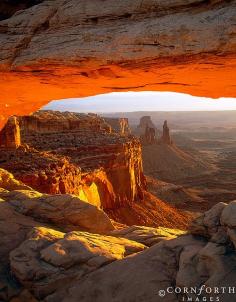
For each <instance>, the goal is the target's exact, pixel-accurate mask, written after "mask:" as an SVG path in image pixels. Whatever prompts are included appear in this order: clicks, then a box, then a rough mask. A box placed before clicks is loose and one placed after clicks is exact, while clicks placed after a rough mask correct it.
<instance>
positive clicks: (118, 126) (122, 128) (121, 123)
mask: <svg viewBox="0 0 236 302" xmlns="http://www.w3.org/2000/svg"><path fill="white" fill-rule="evenodd" d="M104 120H105V121H106V122H107V123H108V124H109V125H110V126H111V127H112V129H113V131H115V132H117V133H119V134H120V135H129V134H131V129H130V127H129V121H128V119H127V118H112V117H105V118H104Z"/></svg>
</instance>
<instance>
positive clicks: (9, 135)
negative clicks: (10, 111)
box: [0, 116, 21, 149]
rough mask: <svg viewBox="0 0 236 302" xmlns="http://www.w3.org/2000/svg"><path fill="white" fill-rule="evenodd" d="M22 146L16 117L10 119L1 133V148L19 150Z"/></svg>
mask: <svg viewBox="0 0 236 302" xmlns="http://www.w3.org/2000/svg"><path fill="white" fill-rule="evenodd" d="M20 144H21V136H20V127H19V122H18V120H17V118H16V117H15V116H13V117H11V118H9V119H8V121H7V123H6V125H5V126H4V128H3V129H2V130H1V131H0V148H7V149H17V148H18V147H19V146H20Z"/></svg>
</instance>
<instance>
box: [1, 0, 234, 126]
mask: <svg viewBox="0 0 236 302" xmlns="http://www.w3.org/2000/svg"><path fill="white" fill-rule="evenodd" d="M98 8H99V9H98ZM235 9H236V3H235V1H220V0H219V1H202V0H188V1H185V0H180V1H159V0H146V1H140V0H132V1H126V0H121V1H119V2H117V1H116V0H112V1H110V0H109V1H108V0H105V1H100V0H95V1H92V2H91V1H86V0H82V1H80V2H79V3H78V1H76V0H70V1H63V0H55V1H49V0H47V1H44V2H43V3H41V4H39V5H36V6H33V7H31V8H29V9H26V10H23V11H19V12H17V13H16V14H15V15H14V16H13V17H11V18H10V19H7V20H4V21H1V22H0V43H1V45H2V47H1V49H0V91H1V94H0V112H1V125H3V123H4V121H5V119H6V117H7V116H9V115H12V114H18V115H19V114H29V113H31V112H32V111H35V110H36V109H38V108H39V107H41V106H42V105H44V104H46V103H47V102H48V101H50V100H53V99H61V98H69V97H85V96H89V95H94V94H99V93H106V92H111V91H128V90H137V91H140V90H160V91H176V92H184V93H190V94H193V95H199V96H209V97H213V98H217V97H220V96H222V97H223V96H224V97H235V96H236V88H235V83H234V79H235V77H236V73H235V72H236V71H235V70H236V68H235V66H236V55H235V52H236V50H235V13H234V12H235Z"/></svg>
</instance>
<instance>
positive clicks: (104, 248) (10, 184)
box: [0, 170, 236, 302]
mask: <svg viewBox="0 0 236 302" xmlns="http://www.w3.org/2000/svg"><path fill="white" fill-rule="evenodd" d="M0 176H1V177H0V199H1V202H0V218H1V219H0V232H1V237H0V244H1V249H0V256H1V257H0V281H1V291H0V298H1V300H2V301H34V302H35V301H42V300H43V301H47V302H56V301H64V302H73V301H78V300H79V301H81V302H90V301H95V302H100V301H101V302H113V301H114V302H115V301H124V302H128V301H131V300H132V301H142V300H143V301H150V302H152V301H153V302H154V301H155V302H156V301H158V302H159V301H162V300H163V298H162V297H160V296H159V294H158V293H159V290H166V289H167V287H170V288H171V289H172V290H171V292H172V293H167V292H166V296H165V300H166V301H171V302H177V301H179V300H180V299H183V298H185V300H186V299H188V298H189V299H196V298H197V297H198V299H201V300H203V301H204V299H205V300H206V299H208V300H209V299H210V297H213V298H214V299H216V300H217V299H218V298H217V297H219V299H220V300H221V301H224V302H232V292H231V293H229V291H228V287H229V286H230V287H233V286H234V280H235V276H236V268H235V261H236V252H235V245H236V239H235V238H236V236H235V227H236V222H235V216H236V213H235V211H236V206H235V205H236V201H233V202H231V203H229V204H226V203H218V204H216V205H215V206H214V207H213V208H212V209H210V210H209V211H207V212H206V213H204V214H203V215H202V216H200V217H199V218H197V219H196V220H195V221H194V222H193V223H192V225H191V227H190V229H189V232H188V233H187V234H186V233H185V232H182V231H179V230H173V229H166V228H147V227H141V226H132V227H126V226H119V229H115V227H114V226H113V224H112V222H111V221H110V220H109V218H108V217H107V215H106V214H105V213H104V212H102V210H100V209H98V208H97V207H96V206H93V205H90V204H88V203H86V202H83V201H81V200H80V199H79V198H78V197H75V196H70V195H60V196H55V195H54V196H49V195H45V194H41V193H39V192H36V191H33V190H32V189H31V188H28V187H27V186H25V187H24V188H23V187H22V186H24V185H23V184H21V183H19V182H18V181H16V180H14V178H13V177H12V175H10V174H9V173H8V172H6V171H4V170H0ZM10 188H11V190H10V191H9V190H8V189H10ZM90 207H92V208H93V210H92V211H91V210H89V208H90ZM96 215H98V216H97V218H98V217H99V219H98V220H96V218H95V217H96ZM73 218H75V219H73ZM71 219H72V220H71ZM68 222H69V224H70V225H68V224H67V223H68ZM85 225H86V228H87V231H85V229H84V228H85ZM101 225H103V226H106V228H104V227H103V229H102V230H101V229H100V226H101ZM88 230H89V231H88ZM98 233H102V234H98ZM127 256H129V257H127ZM175 286H176V287H179V288H180V289H182V291H181V293H179V290H178V294H177V293H175V292H174V287H175ZM202 286H203V289H202V290H201V291H200V288H201V287H202ZM216 286H217V287H218V288H219V292H214V291H213V292H211V293H210V294H209V292H206V290H205V288H206V287H208V288H212V289H214V288H215V287H216ZM190 287H193V288H195V287H196V291H197V292H196V294H194V292H190V291H188V292H186V290H185V291H184V288H190ZM224 287H226V289H225V290H224V292H223V293H222V288H224ZM98 293H99V294H98ZM204 297H205V298H204Z"/></svg>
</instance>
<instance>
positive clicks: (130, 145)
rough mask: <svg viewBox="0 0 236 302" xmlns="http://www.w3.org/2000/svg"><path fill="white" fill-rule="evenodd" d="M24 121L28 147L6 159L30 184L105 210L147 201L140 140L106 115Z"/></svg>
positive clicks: (43, 115)
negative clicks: (119, 129) (115, 128)
mask: <svg viewBox="0 0 236 302" xmlns="http://www.w3.org/2000/svg"><path fill="white" fill-rule="evenodd" d="M20 125H21V133H22V147H21V148H20V149H19V150H4V151H2V152H1V153H0V163H1V167H4V168H5V169H8V170H9V171H11V172H12V173H14V175H15V176H16V177H17V178H18V179H20V180H21V181H23V182H24V183H25V184H27V185H29V186H31V187H32V188H34V189H35V190H37V191H39V192H43V193H48V194H65V193H70V194H76V195H78V196H79V197H80V199H81V200H84V201H88V202H90V203H93V204H95V205H97V206H99V207H102V208H104V209H116V208H118V207H121V206H124V205H127V204H129V203H133V202H134V201H135V200H140V199H142V192H143V190H144V189H145V186H146V185H145V178H144V176H143V167H142V158H141V145H140V142H139V141H138V140H137V139H135V138H133V137H127V136H124V135H121V134H117V133H111V127H110V126H109V125H108V124H107V123H106V122H105V121H104V119H103V118H101V117H99V116H97V115H94V114H88V115H86V114H76V113H60V112H54V111H42V112H37V113H35V114H34V115H32V116H28V117H21V118H20ZM125 125H127V124H126V123H125Z"/></svg>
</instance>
